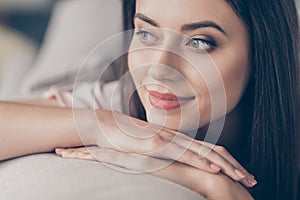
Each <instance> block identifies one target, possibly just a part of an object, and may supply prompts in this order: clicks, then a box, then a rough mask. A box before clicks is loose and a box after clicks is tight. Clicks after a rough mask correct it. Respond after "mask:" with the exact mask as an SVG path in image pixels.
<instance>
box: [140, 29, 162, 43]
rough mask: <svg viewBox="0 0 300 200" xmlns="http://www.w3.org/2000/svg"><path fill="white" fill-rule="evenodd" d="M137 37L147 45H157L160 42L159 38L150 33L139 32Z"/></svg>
mask: <svg viewBox="0 0 300 200" xmlns="http://www.w3.org/2000/svg"><path fill="white" fill-rule="evenodd" d="M136 35H138V36H139V39H140V41H141V42H142V43H145V44H155V43H157V42H158V41H159V40H158V38H157V37H155V36H154V35H153V34H152V33H150V32H148V31H138V32H137V33H136Z"/></svg>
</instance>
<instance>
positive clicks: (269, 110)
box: [122, 0, 300, 200]
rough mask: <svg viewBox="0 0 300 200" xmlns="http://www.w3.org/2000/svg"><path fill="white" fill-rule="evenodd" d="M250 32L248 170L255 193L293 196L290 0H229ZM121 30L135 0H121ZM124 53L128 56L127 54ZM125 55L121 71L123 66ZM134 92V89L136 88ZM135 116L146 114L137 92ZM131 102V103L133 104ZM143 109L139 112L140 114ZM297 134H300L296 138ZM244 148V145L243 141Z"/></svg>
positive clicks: (294, 69) (294, 21) (295, 104)
mask: <svg viewBox="0 0 300 200" xmlns="http://www.w3.org/2000/svg"><path fill="white" fill-rule="evenodd" d="M227 2H228V3H229V4H230V5H231V7H232V8H233V9H234V10H235V12H236V14H237V15H238V16H239V17H240V18H241V20H242V21H243V22H244V24H245V25H246V27H247V28H248V32H249V35H250V44H251V47H250V48H251V49H250V52H251V59H250V60H251V65H252V68H253V76H252V77H251V82H250V84H253V85H252V86H253V95H252V96H251V95H248V97H249V96H251V98H250V100H251V102H252V104H253V111H252V113H253V114H252V120H251V121H252V127H251V138H250V145H249V146H248V148H249V151H250V152H251V157H250V158H249V159H250V160H251V163H252V165H251V169H250V171H251V172H254V174H255V176H256V179H257V180H258V185H257V186H256V187H255V188H254V189H253V191H251V192H252V195H253V196H254V198H255V199H274V200H275V199H276V200H283V199H289V200H293V199H296V198H297V197H296V193H297V176H298V170H297V167H298V164H299V163H298V159H299V157H298V156H297V154H296V140H297V137H296V136H297V135H296V134H297V133H299V129H297V128H298V127H297V125H298V124H297V120H298V122H299V115H297V113H296V111H297V109H299V91H300V89H299V60H298V56H299V55H298V53H299V27H298V15H297V10H296V6H295V2H294V0H276V1H274V0H227ZM123 9H124V30H129V29H133V28H134V25H133V16H134V13H135V1H134V0H124V1H123ZM125 58H126V56H125ZM126 63H127V60H125V62H124V66H125V67H124V68H123V71H122V73H124V72H125V71H126V70H127V67H126ZM135 95H136V94H135ZM133 102H134V103H133V104H134V106H135V114H136V116H142V115H144V111H143V108H142V106H141V104H140V102H139V99H138V96H137V95H136V96H135V97H134V101H133ZM134 106H133V107H134ZM139 113H142V114H139ZM298 139H299V138H298ZM245 148H247V147H245Z"/></svg>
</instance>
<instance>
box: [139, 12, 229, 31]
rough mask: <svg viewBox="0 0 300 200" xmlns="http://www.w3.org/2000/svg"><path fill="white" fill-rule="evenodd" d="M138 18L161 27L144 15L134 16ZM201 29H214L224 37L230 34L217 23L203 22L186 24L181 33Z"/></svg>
mask: <svg viewBox="0 0 300 200" xmlns="http://www.w3.org/2000/svg"><path fill="white" fill-rule="evenodd" d="M136 18H138V19H140V20H142V21H144V22H146V23H148V24H150V25H152V26H155V27H160V25H159V23H157V22H156V21H154V20H153V19H151V18H149V17H147V16H146V15H144V14H141V13H136V14H135V15H134V19H136ZM199 28H214V29H216V30H218V31H220V32H222V33H223V34H224V35H226V36H228V34H227V33H226V32H225V31H224V29H222V28H221V26H219V25H218V24H216V23H215V22H212V21H202V22H196V23H191V24H185V25H183V26H182V27H181V31H192V30H196V29H199Z"/></svg>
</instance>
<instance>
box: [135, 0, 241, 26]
mask: <svg viewBox="0 0 300 200" xmlns="http://www.w3.org/2000/svg"><path fill="white" fill-rule="evenodd" d="M136 12H138V13H142V14H144V15H146V16H148V17H150V18H151V19H153V20H155V21H156V22H158V23H159V24H160V25H161V27H165V28H170V29H174V30H179V29H180V27H181V26H182V25H184V24H189V23H194V22H199V21H214V22H215V23H217V24H219V25H221V26H222V27H223V28H224V29H227V30H228V32H230V30H231V29H234V28H237V27H236V26H240V25H241V20H240V19H239V18H238V17H237V15H236V13H235V12H234V10H233V9H232V8H231V6H230V5H229V4H228V3H227V1H225V0H137V1H136Z"/></svg>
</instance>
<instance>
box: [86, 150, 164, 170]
mask: <svg viewBox="0 0 300 200" xmlns="http://www.w3.org/2000/svg"><path fill="white" fill-rule="evenodd" d="M91 154H92V156H94V157H95V158H96V159H97V160H98V161H99V162H104V163H107V164H112V165H115V166H118V167H121V168H124V169H128V170H133V171H135V172H151V171H154V170H157V169H160V168H162V167H164V166H166V165H168V164H170V162H169V161H166V160H159V159H155V158H152V157H149V156H145V155H141V154H132V153H125V152H121V151H117V150H114V149H103V148H99V149H97V150H95V151H92V152H91ZM87 156H88V155H87ZM84 157H85V156H84Z"/></svg>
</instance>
